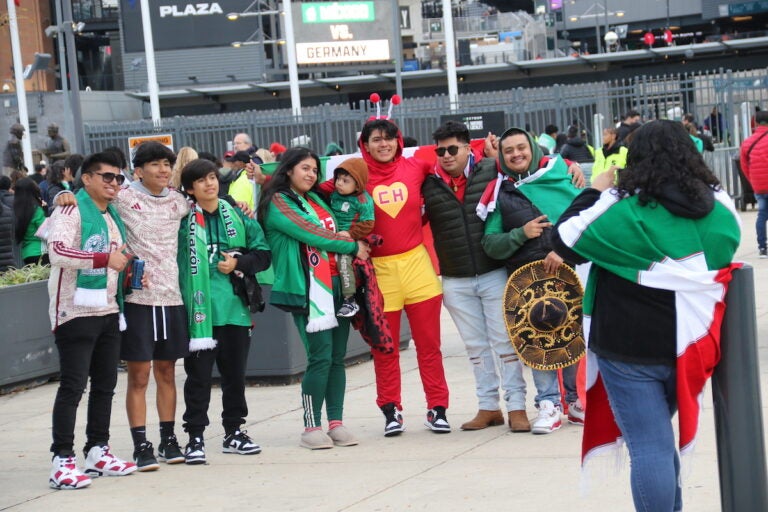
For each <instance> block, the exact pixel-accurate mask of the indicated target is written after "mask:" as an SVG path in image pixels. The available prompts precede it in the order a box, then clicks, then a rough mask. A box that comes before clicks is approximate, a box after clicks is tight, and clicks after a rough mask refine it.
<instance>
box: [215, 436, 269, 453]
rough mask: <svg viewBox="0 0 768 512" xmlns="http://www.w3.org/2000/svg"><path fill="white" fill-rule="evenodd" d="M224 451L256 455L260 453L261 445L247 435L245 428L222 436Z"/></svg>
mask: <svg viewBox="0 0 768 512" xmlns="http://www.w3.org/2000/svg"><path fill="white" fill-rule="evenodd" d="M222 452H224V453H239V454H240V455H256V454H257V453H261V446H259V445H257V444H256V443H254V442H253V440H252V439H251V438H250V437H248V434H247V432H246V431H245V430H235V431H234V432H232V433H231V434H227V435H226V436H225V437H224V448H223V450H222Z"/></svg>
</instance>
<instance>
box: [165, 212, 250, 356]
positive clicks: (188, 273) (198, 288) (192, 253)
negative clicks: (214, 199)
mask: <svg viewBox="0 0 768 512" xmlns="http://www.w3.org/2000/svg"><path fill="white" fill-rule="evenodd" d="M219 216H220V217H221V220H222V221H223V223H224V226H225V231H226V236H227V245H228V247H245V226H244V224H243V221H242V220H241V219H240V217H239V216H238V215H237V214H236V213H235V211H234V210H233V209H232V207H231V206H230V205H229V204H228V203H227V202H226V201H222V200H221V199H219ZM212 221H213V222H218V219H213V220H212ZM186 231H187V232H186V239H187V244H186V246H185V247H186V252H185V254H186V257H183V258H179V282H180V284H181V295H182V298H183V299H184V305H185V306H186V307H187V315H188V322H189V350H190V352H196V351H198V350H208V349H212V348H214V347H215V346H216V340H215V339H214V338H213V318H212V311H211V301H212V299H213V298H212V297H211V276H210V270H209V267H208V265H209V263H208V236H207V234H206V229H205V214H204V213H203V210H202V208H200V206H199V205H198V204H195V205H194V208H192V210H191V211H190V212H189V216H188V217H187V225H186ZM179 254H182V251H181V250H180V251H179Z"/></svg>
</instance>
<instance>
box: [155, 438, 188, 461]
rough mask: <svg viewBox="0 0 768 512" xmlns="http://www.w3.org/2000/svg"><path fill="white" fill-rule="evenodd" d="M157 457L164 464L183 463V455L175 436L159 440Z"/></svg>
mask: <svg viewBox="0 0 768 512" xmlns="http://www.w3.org/2000/svg"><path fill="white" fill-rule="evenodd" d="M157 457H158V458H159V459H160V460H161V461H162V462H165V463H166V464H180V463H182V462H184V460H185V459H184V453H183V452H182V451H181V447H180V446H179V441H177V440H176V436H170V437H168V438H167V439H161V440H160V444H159V445H157Z"/></svg>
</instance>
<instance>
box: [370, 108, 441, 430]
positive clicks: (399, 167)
mask: <svg viewBox="0 0 768 512" xmlns="http://www.w3.org/2000/svg"><path fill="white" fill-rule="evenodd" d="M358 145H359V146H360V150H361V152H362V154H363V158H364V159H365V161H366V163H367V164H368V184H367V187H366V190H367V191H368V193H369V194H370V195H371V197H373V202H374V205H375V217H376V225H375V227H374V232H375V233H376V234H377V235H380V236H381V237H382V238H383V240H384V243H383V244H382V245H381V246H378V247H374V248H372V249H371V260H372V261H373V265H374V267H375V269H376V277H377V279H378V283H379V288H380V289H381V292H382V294H383V295H384V311H385V315H386V318H387V321H388V322H389V326H390V329H391V331H392V338H393V339H394V340H395V344H394V346H395V350H394V351H393V352H392V353H389V354H385V353H382V352H381V351H372V354H373V362H374V367H375V370H376V390H377V398H376V404H377V405H378V406H379V407H380V408H381V410H382V412H383V413H384V416H385V418H386V420H385V427H384V435H385V436H387V437H389V436H396V435H399V434H401V433H402V432H403V430H404V427H403V417H402V415H401V414H400V411H401V410H402V405H401V403H400V388H401V384H400V353H399V347H398V343H397V341H398V340H399V339H400V317H401V312H402V310H403V309H405V312H406V314H407V315H408V321H409V323H410V325H411V332H412V335H413V341H414V344H415V345H416V358H417V361H418V364H419V374H420V376H421V382H422V386H423V388H424V394H425V395H426V399H427V409H428V411H427V419H426V421H425V423H424V424H425V426H427V427H428V428H429V429H431V430H432V431H433V432H435V433H448V432H450V431H451V427H450V425H449V424H448V420H447V419H446V416H445V410H446V409H447V408H448V384H447V382H446V380H445V371H444V370H443V356H442V353H441V352H440V309H441V306H442V297H443V295H442V287H441V285H440V280H439V279H438V277H437V274H436V273H435V270H434V267H433V266H432V263H431V260H430V258H429V254H428V253H427V249H426V248H425V247H424V244H423V239H422V219H421V185H422V183H423V182H424V179H425V178H426V177H427V176H428V175H429V174H430V172H431V166H430V165H429V164H428V163H426V162H423V161H421V160H417V159H414V158H403V157H402V149H403V137H402V134H401V133H400V130H399V129H398V127H397V126H396V125H395V124H394V123H392V122H391V121H388V120H386V119H373V120H369V121H368V122H367V123H366V124H365V125H364V126H363V129H362V132H361V134H360V140H359V141H358Z"/></svg>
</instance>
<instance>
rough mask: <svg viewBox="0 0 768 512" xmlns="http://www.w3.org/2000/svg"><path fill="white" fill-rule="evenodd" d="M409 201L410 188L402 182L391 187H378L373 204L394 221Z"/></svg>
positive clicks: (374, 190)
mask: <svg viewBox="0 0 768 512" xmlns="http://www.w3.org/2000/svg"><path fill="white" fill-rule="evenodd" d="M407 201H408V187H406V186H405V184H404V183H402V182H400V181H396V182H394V183H392V184H391V185H376V186H375V187H374V188H373V202H374V203H376V206H378V207H379V208H381V209H382V210H384V211H385V212H386V214H387V215H389V216H390V217H392V218H393V219H394V218H396V217H397V214H398V213H400V210H402V209H403V206H405V203H406V202H407Z"/></svg>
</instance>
